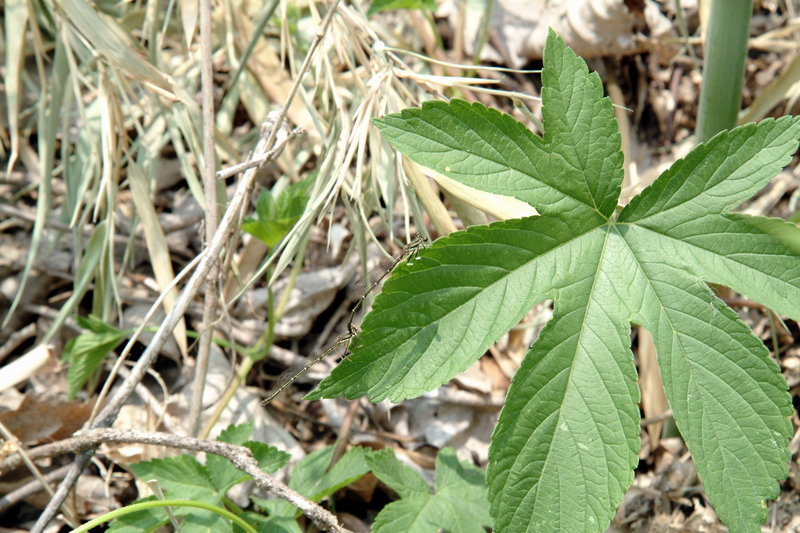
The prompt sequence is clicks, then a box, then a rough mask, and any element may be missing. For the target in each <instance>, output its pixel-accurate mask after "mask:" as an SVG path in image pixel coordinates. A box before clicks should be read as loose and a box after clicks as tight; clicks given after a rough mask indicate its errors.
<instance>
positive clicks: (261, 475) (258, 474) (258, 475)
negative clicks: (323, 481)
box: [0, 428, 350, 533]
mask: <svg viewBox="0 0 800 533" xmlns="http://www.w3.org/2000/svg"><path fill="white" fill-rule="evenodd" d="M104 443H105V444H109V443H139V444H152V445H154V446H167V447H170V448H179V449H182V450H191V451H195V452H204V453H213V454H214V455H219V456H220V457H224V458H226V459H228V460H229V461H230V462H231V463H233V465H234V466H235V467H236V468H238V469H239V470H241V471H242V472H244V473H246V474H248V475H250V476H251V477H252V478H253V481H254V482H255V484H256V485H257V486H258V487H259V488H260V489H262V490H264V491H266V492H269V493H270V494H274V495H275V496H277V497H279V498H282V499H284V500H286V501H288V502H289V503H291V504H292V505H294V506H295V507H297V508H298V509H300V510H301V511H302V512H303V514H304V515H306V516H307V517H308V518H309V519H310V520H311V521H312V522H314V525H316V526H317V527H318V528H319V529H321V530H323V531H334V532H338V533H350V532H349V531H348V530H347V529H345V528H343V527H342V526H340V525H339V522H338V520H337V519H336V516H334V515H333V513H331V512H330V511H328V510H327V509H324V508H323V507H321V506H319V505H317V504H316V503H314V502H312V501H311V500H309V499H307V498H305V497H304V496H302V495H300V494H298V493H297V492H295V491H294V490H292V489H290V488H289V487H287V486H286V485H284V484H283V483H281V482H280V481H278V480H277V479H275V478H274V477H272V476H270V475H269V474H267V473H265V472H264V471H263V470H261V469H260V468H259V467H258V462H257V461H256V459H255V457H254V456H253V453H252V452H251V451H250V450H249V449H248V448H245V447H244V446H236V445H234V444H228V443H227V442H218V441H208V440H201V439H195V438H193V437H183V436H180V435H172V434H169V433H151V432H147V431H140V430H138V429H111V428H101V429H90V430H87V431H84V432H83V433H81V434H80V435H78V436H76V437H71V438H69V439H64V440H61V441H58V442H54V443H51V444H45V445H43V446H39V447H38V448H34V449H32V450H30V451H29V454H28V455H29V456H30V457H31V458H32V459H37V458H42V457H52V456H55V455H61V454H65V453H72V452H82V451H86V450H93V449H95V448H97V446H99V445H100V444H104ZM7 462H8V458H7V459H6V461H4V462H3V465H2V466H3V468H0V471H5V468H4V467H5V466H6V463H7Z"/></svg>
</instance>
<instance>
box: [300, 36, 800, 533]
mask: <svg viewBox="0 0 800 533" xmlns="http://www.w3.org/2000/svg"><path fill="white" fill-rule="evenodd" d="M542 98H543V110H542V113H543V117H544V137H543V138H542V137H538V136H536V135H535V134H533V133H532V132H531V131H529V130H528V129H527V128H525V126H524V125H523V124H521V123H519V122H517V121H515V120H514V119H513V118H511V117H510V116H508V115H505V114H502V113H500V112H498V111H495V110H492V109H488V108H486V107H485V106H483V105H481V104H469V103H467V102H464V101H460V100H453V101H451V102H449V103H445V102H428V103H426V104H423V106H422V107H421V108H414V109H406V110H404V111H403V112H402V113H399V114H396V115H389V116H387V117H385V118H383V119H380V120H377V121H376V123H377V125H378V127H379V128H380V129H381V131H382V133H383V135H384V136H385V137H386V138H387V139H388V140H389V141H390V142H391V143H392V144H393V145H394V146H395V147H396V148H397V149H398V150H399V151H400V152H402V153H403V154H405V155H406V156H407V157H408V158H410V159H412V160H413V161H415V162H417V163H419V164H422V165H424V166H427V167H430V168H432V169H434V170H436V171H437V172H440V173H442V174H444V175H446V176H448V177H450V178H452V179H455V180H458V181H460V182H462V183H465V184H467V185H470V186H472V187H476V188H478V189H482V190H486V191H489V192H494V193H499V194H505V195H509V196H514V197H516V198H518V199H520V200H523V201H525V202H528V203H529V204H531V205H532V206H534V207H535V208H536V209H537V210H538V212H539V213H540V216H536V217H529V218H523V219H516V220H509V221H504V222H496V223H493V224H490V225H487V226H476V227H472V228H469V229H467V230H466V231H462V232H457V233H453V234H451V235H450V236H449V237H446V238H442V239H439V240H437V241H436V242H435V243H433V245H432V246H431V247H429V248H427V249H425V250H423V251H421V252H420V254H419V255H420V256H421V257H420V259H418V260H415V261H414V262H413V265H412V264H405V263H401V264H400V265H399V266H397V268H396V269H395V270H394V271H393V273H392V275H391V277H390V278H389V279H388V280H387V282H386V284H385V285H384V288H383V292H382V294H380V295H379V296H378V297H377V298H376V299H375V303H374V307H373V309H372V311H371V312H370V313H369V314H368V315H367V317H366V318H365V319H364V322H363V324H362V332H361V333H360V334H359V335H358V337H357V338H356V339H355V340H354V342H353V349H352V352H353V353H352V354H351V355H350V356H349V357H348V358H347V359H345V360H344V361H343V362H342V363H340V364H339V366H338V367H337V368H336V369H335V370H334V371H333V373H332V374H331V376H329V377H328V378H326V379H325V380H324V381H323V382H322V383H321V384H320V385H319V387H318V388H317V389H316V390H315V391H313V392H312V393H311V394H310V395H309V396H308V399H318V398H333V397H337V396H342V395H343V396H345V397H347V398H358V397H361V396H365V395H366V396H368V397H369V398H370V399H371V400H372V401H380V400H384V399H389V400H391V401H393V402H399V401H402V400H404V399H406V398H412V397H415V396H419V395H420V394H422V393H424V392H427V391H429V390H432V389H434V388H436V387H438V386H440V385H441V384H443V383H445V382H446V381H448V380H449V379H451V378H453V377H454V376H456V375H457V374H458V373H459V372H462V371H464V370H466V369H467V368H468V367H469V366H470V365H471V364H472V363H473V362H474V361H475V360H476V359H477V358H478V357H480V356H481V355H482V354H483V353H484V352H485V351H486V350H487V349H488V348H489V347H490V346H491V344H492V343H493V342H495V341H496V340H497V339H498V338H499V337H500V336H501V335H503V334H504V333H505V332H506V331H508V330H509V329H510V328H511V327H513V326H514V325H515V324H516V323H517V322H518V321H519V320H520V319H521V318H522V317H523V315H524V314H525V313H527V312H528V311H529V310H530V309H531V307H532V306H533V305H534V304H536V303H538V302H541V301H542V300H545V299H553V300H554V302H555V304H554V305H555V310H554V317H553V320H552V321H551V322H550V323H549V324H548V325H547V327H546V328H545V329H544V331H542V333H541V335H540V336H539V338H538V340H537V341H536V342H535V343H534V345H533V346H532V348H531V350H530V352H529V353H528V354H527V356H526V358H525V360H524V362H523V364H522V366H521V368H520V369H519V370H518V371H517V374H516V375H515V377H514V380H513V383H512V386H511V388H510V390H509V392H508V397H507V399H506V404H505V407H504V408H503V411H502V413H501V414H500V418H499V421H498V425H497V427H496V429H495V431H494V435H493V438H492V445H491V449H490V454H489V468H488V472H487V481H488V487H489V500H490V502H491V514H492V516H493V517H494V519H495V528H496V530H497V531H513V532H522V531H530V532H541V531H546V532H552V531H563V532H568V533H575V532H582V531H585V532H594V531H604V530H605V528H606V526H607V525H608V524H609V522H610V520H611V518H612V516H613V514H614V511H615V509H616V508H617V506H618V505H619V503H620V502H621V500H622V497H623V494H624V493H625V491H626V490H627V489H628V487H629V486H630V484H631V482H632V480H633V469H634V467H635V466H636V464H637V453H638V452H639V447H640V441H639V410H638V407H637V402H638V401H639V396H640V395H639V389H638V387H637V385H636V369H635V367H634V363H633V357H632V354H631V350H630V327H631V324H632V323H635V324H638V325H641V326H643V327H645V328H647V329H648V330H649V331H650V332H651V333H652V336H653V337H654V339H655V343H656V348H657V352H658V358H659V368H660V372H661V376H662V378H663V382H664V387H665V390H666V394H667V398H668V399H669V402H670V405H671V407H672V412H673V415H674V418H675V422H676V424H677V427H678V429H679V430H680V432H681V434H682V436H683V437H684V439H685V441H686V443H687V445H688V447H689V450H690V451H691V453H692V455H693V458H694V462H695V464H696V467H697V471H698V473H699V476H700V479H701V481H702V482H703V484H704V487H705V491H706V494H707V496H708V498H709V499H710V501H711V503H712V504H713V505H714V507H715V509H716V510H717V512H718V514H719V516H720V518H721V519H722V520H723V522H725V523H726V524H727V525H728V527H729V528H730V531H732V532H755V531H759V530H760V528H759V524H761V523H762V522H763V521H764V519H765V518H766V505H765V500H766V499H768V498H773V497H775V496H776V495H777V494H778V490H779V487H778V482H777V481H778V480H781V479H783V478H785V476H786V475H787V471H788V467H787V461H788V460H789V457H790V455H789V451H788V439H789V437H790V435H791V424H790V422H789V419H788V415H789V414H791V411H792V406H791V401H790V397H789V394H788V392H787V385H786V382H785V380H784V379H783V377H782V376H781V374H780V372H779V369H778V366H777V365H776V364H775V362H774V361H772V360H771V359H770V358H769V354H768V351H767V349H766V348H765V347H764V345H763V344H762V343H761V342H760V340H759V339H758V338H756V337H755V336H753V335H752V333H751V332H750V330H749V328H748V327H747V326H746V325H745V324H744V323H743V322H742V321H741V320H739V318H738V316H737V315H736V313H734V312H733V311H732V310H731V309H730V308H729V307H728V306H727V305H725V303H724V302H723V301H721V300H720V299H719V298H718V297H717V296H715V294H714V293H713V292H712V290H711V289H710V288H709V287H708V286H707V285H706V283H704V282H706V281H707V282H714V283H717V284H720V285H725V286H729V287H731V288H733V289H734V290H736V291H738V292H740V293H742V294H744V295H746V296H747V297H749V298H752V299H754V300H757V301H759V302H762V303H764V304H765V305H767V306H769V307H771V308H773V309H775V310H776V311H778V312H780V313H784V314H786V315H789V316H791V317H792V318H794V319H800V261H799V260H798V259H800V254H798V252H797V250H796V249H794V250H793V249H791V248H790V247H789V246H787V244H785V243H786V242H787V236H788V235H793V236H798V235H800V231H799V230H798V228H797V227H796V226H795V225H792V224H789V223H786V222H784V221H781V220H776V219H768V218H763V217H751V216H745V215H741V214H735V213H732V212H730V210H731V209H733V208H735V207H737V206H738V205H739V204H741V203H742V202H743V201H745V200H747V199H748V198H750V197H751V196H752V195H753V194H754V193H755V192H757V191H758V190H759V189H761V188H762V187H763V186H764V185H765V184H766V183H767V181H768V180H769V179H770V178H771V177H772V176H774V175H775V174H776V173H777V172H778V170H780V169H781V168H782V167H783V166H784V165H786V164H787V163H788V162H789V161H790V159H791V156H792V154H793V153H794V151H795V150H796V147H797V144H798V137H800V120H798V118H796V117H784V118H781V119H778V120H765V121H763V122H760V123H759V124H748V125H745V126H742V127H740V128H736V129H734V130H732V131H728V132H723V133H721V134H719V135H717V136H716V137H714V138H713V139H711V140H710V141H709V142H708V143H706V144H704V145H700V146H698V147H697V148H695V149H694V150H693V151H692V152H691V153H690V154H689V155H688V156H686V157H685V158H684V159H682V160H680V161H677V162H676V163H675V164H674V165H673V166H672V167H671V168H670V169H669V170H667V171H666V172H664V174H662V175H661V177H659V179H658V180H657V181H656V182H655V183H653V184H652V185H651V186H650V187H648V188H646V189H645V190H644V191H642V193H641V194H639V196H637V197H636V198H634V199H633V201H631V202H630V203H629V204H628V205H627V206H625V207H620V208H618V206H617V199H618V196H619V192H620V183H621V181H622V177H623V170H622V153H621V151H620V135H619V132H618V130H617V126H616V123H615V121H614V117H613V112H612V106H611V102H610V101H609V100H608V98H604V97H603V93H602V85H601V83H600V80H599V78H598V77H597V75H596V74H590V73H589V72H588V70H587V68H586V65H585V63H584V62H583V61H582V60H581V59H580V58H578V57H577V56H576V55H575V54H574V53H573V52H572V51H571V50H570V49H569V48H568V47H567V46H566V45H565V44H564V43H563V41H561V40H560V39H559V38H558V37H557V36H556V35H555V34H554V33H552V32H551V33H550V35H549V37H548V40H547V45H546V48H545V57H544V69H543V72H542Z"/></svg>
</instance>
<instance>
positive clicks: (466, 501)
mask: <svg viewBox="0 0 800 533" xmlns="http://www.w3.org/2000/svg"><path fill="white" fill-rule="evenodd" d="M367 463H369V465H370V468H371V469H372V473H373V474H374V475H375V477H377V478H378V479H380V480H381V481H383V482H384V483H386V484H387V485H389V486H390V487H391V488H393V489H394V490H396V491H397V493H398V494H399V495H400V496H401V497H402V499H400V500H398V501H396V502H392V503H390V504H389V505H387V506H386V507H384V508H383V509H382V510H381V512H380V513H378V516H377V517H376V518H375V524H374V525H373V527H372V531H373V533H395V532H397V533H406V532H407V533H427V532H428V531H443V532H444V533H450V532H456V531H458V532H465V533H468V532H475V533H483V532H484V531H485V529H484V526H486V527H491V525H492V518H491V516H489V502H488V500H487V499H486V482H485V481H484V478H483V471H482V470H481V469H479V468H477V467H475V466H473V465H470V464H467V463H462V462H461V461H459V460H458V458H457V457H456V454H455V451H454V450H453V449H452V448H443V449H442V450H441V451H440V452H439V455H437V456H436V493H435V494H431V492H430V489H429V488H428V484H427V483H426V482H425V480H424V479H423V478H422V476H420V475H419V474H418V473H416V472H415V471H414V470H412V469H411V468H410V467H408V466H406V465H404V464H403V463H401V462H400V461H399V460H398V459H397V457H395V455H394V453H392V452H391V450H386V451H381V452H377V453H374V454H372V455H370V456H369V457H367Z"/></svg>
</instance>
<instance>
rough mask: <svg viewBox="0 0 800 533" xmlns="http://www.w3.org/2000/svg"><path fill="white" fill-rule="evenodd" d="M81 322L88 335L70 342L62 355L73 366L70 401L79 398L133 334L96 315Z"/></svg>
mask: <svg viewBox="0 0 800 533" xmlns="http://www.w3.org/2000/svg"><path fill="white" fill-rule="evenodd" d="M77 321H78V325H80V326H81V327H82V328H83V329H85V330H87V331H85V332H84V333H81V334H80V335H78V336H77V337H75V338H74V339H70V340H69V341H68V342H67V345H66V346H65V347H64V353H63V355H62V359H63V360H65V361H68V362H69V370H68V371H67V395H68V397H69V398H70V400H71V399H73V398H75V395H76V394H77V393H78V391H79V390H80V389H81V387H83V385H84V384H85V383H86V381H88V379H89V378H90V377H91V375H92V374H93V373H94V372H95V370H97V368H98V367H99V366H100V365H101V364H102V363H103V359H105V357H106V356H107V355H108V354H109V352H111V350H113V349H114V348H116V346H117V345H118V344H119V343H120V342H122V339H124V338H125V337H126V336H127V335H128V334H129V332H126V331H121V330H119V329H117V328H115V327H113V326H111V325H109V324H106V323H105V322H103V321H102V320H100V319H99V318H97V317H95V316H92V315H89V317H87V318H83V317H78V318H77Z"/></svg>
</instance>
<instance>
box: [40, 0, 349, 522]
mask: <svg viewBox="0 0 800 533" xmlns="http://www.w3.org/2000/svg"><path fill="white" fill-rule="evenodd" d="M339 1H340V0H334V1H333V2H332V4H331V7H330V8H329V9H328V13H327V14H326V15H325V19H324V20H323V21H322V24H321V25H320V29H319V31H318V32H317V34H316V35H315V36H314V40H313V41H312V43H311V45H310V46H309V49H308V53H307V54H306V57H305V60H304V61H303V64H302V66H301V67H300V70H299V72H298V73H297V79H296V80H295V82H294V85H293V86H292V90H291V91H290V92H289V95H288V96H287V97H286V101H285V102H284V104H283V107H282V108H281V111H280V114H279V115H278V120H276V126H275V127H274V128H272V130H271V131H270V133H269V135H268V137H267V138H266V140H265V141H264V142H263V143H262V142H259V143H258V145H257V146H256V149H255V150H254V155H257V154H261V153H264V152H266V151H268V150H269V149H270V148H272V143H274V141H275V137H276V136H277V134H278V131H279V130H280V129H281V126H282V124H283V122H284V120H285V119H286V113H287V111H288V109H289V105H290V104H291V103H292V101H293V100H294V97H295V96H296V95H297V91H298V90H299V88H300V84H301V83H302V80H303V77H304V75H305V73H306V71H307V70H308V68H309V66H310V65H311V61H312V58H313V56H314V54H315V53H316V51H317V48H318V47H319V44H320V42H322V38H323V37H324V36H325V33H326V32H327V31H328V27H329V26H330V23H331V20H333V15H334V13H336V11H337V9H338V7H339ZM256 175H257V171H256V169H250V170H248V171H247V172H245V174H244V176H243V177H242V180H241V181H240V182H239V185H238V186H237V187H236V191H235V192H234V194H233V198H231V201H230V204H229V205H228V209H227V210H226V211H225V214H224V216H223V217H222V220H221V221H220V224H219V227H218V228H217V231H216V233H215V234H214V238H213V239H212V240H211V242H209V244H208V248H206V250H205V252H204V253H205V255H204V257H203V259H202V260H201V261H200V264H199V265H198V266H197V270H195V272H194V274H192V277H191V278H189V281H188V282H187V283H186V287H185V288H184V289H183V291H182V292H181V295H180V297H178V301H177V302H176V303H175V306H174V307H173V308H172V311H171V312H170V313H169V314H168V315H167V316H166V318H165V319H164V321H163V322H162V323H161V327H159V328H158V331H157V332H156V333H155V335H154V336H153V338H152V340H151V341H150V344H149V345H148V346H147V349H145V351H144V353H142V355H141V357H140V358H139V360H138V361H137V362H136V365H135V366H134V367H133V369H132V370H131V373H130V375H129V376H128V377H127V378H126V379H125V381H123V382H122V384H121V385H120V387H119V388H118V389H117V390H116V392H115V394H114V395H113V396H112V397H111V399H109V402H108V404H107V405H106V406H105V407H104V408H103V409H102V410H101V411H100V414H99V415H98V417H97V419H96V420H95V422H94V424H93V426H92V427H93V428H106V427H109V426H110V425H111V424H112V423H113V421H114V419H115V418H116V417H117V413H118V412H119V410H120V408H121V407H122V405H123V404H124V403H125V401H126V400H127V399H128V397H129V396H130V395H131V393H132V392H133V390H134V389H135V388H136V384H137V383H139V382H140V381H141V380H142V378H144V376H145V374H146V373H147V369H148V368H150V366H151V365H152V364H153V361H155V359H156V357H157V356H158V353H159V352H160V351H161V348H162V347H163V346H164V343H165V342H166V341H167V339H168V338H169V336H170V335H171V334H172V330H173V329H175V326H177V324H178V322H179V321H180V319H181V317H182V316H183V314H184V313H185V312H186V309H187V308H188V307H189V303H190V302H191V301H192V300H193V299H194V297H195V296H196V295H197V292H198V291H199V289H200V286H201V285H202V284H203V282H204V281H205V279H206V277H207V276H208V273H209V272H210V271H211V266H212V265H213V264H214V262H215V261H216V260H217V257H218V256H219V253H220V251H221V250H222V247H223V245H224V244H225V242H226V241H227V240H228V235H229V234H230V232H231V230H232V229H233V226H234V222H236V221H238V219H239V214H240V211H241V210H242V208H243V207H244V204H245V200H246V198H247V197H248V195H249V191H250V189H252V187H253V184H254V182H255V179H256ZM91 456H92V451H91V450H85V451H84V452H83V453H82V454H81V455H79V456H78V457H76V458H75V462H74V463H73V465H72V468H71V469H70V471H69V472H68V473H67V475H66V476H65V478H64V480H63V481H62V482H61V483H60V484H59V486H58V489H57V490H56V493H55V495H54V496H53V498H52V499H51V500H50V502H48V504H47V507H45V508H44V510H43V511H42V514H41V515H39V519H38V520H37V521H36V523H35V524H34V526H33V528H32V529H31V533H42V532H43V531H44V528H45V526H46V525H47V524H48V523H49V522H50V520H51V519H52V518H53V516H55V514H56V512H58V509H59V507H61V504H62V503H63V502H64V500H65V499H66V497H67V495H68V494H69V491H70V489H71V488H72V486H73V485H74V484H75V483H76V482H77V480H78V477H79V476H80V473H81V472H82V471H83V469H84V467H85V466H86V465H87V464H88V462H89V459H90V458H91Z"/></svg>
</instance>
